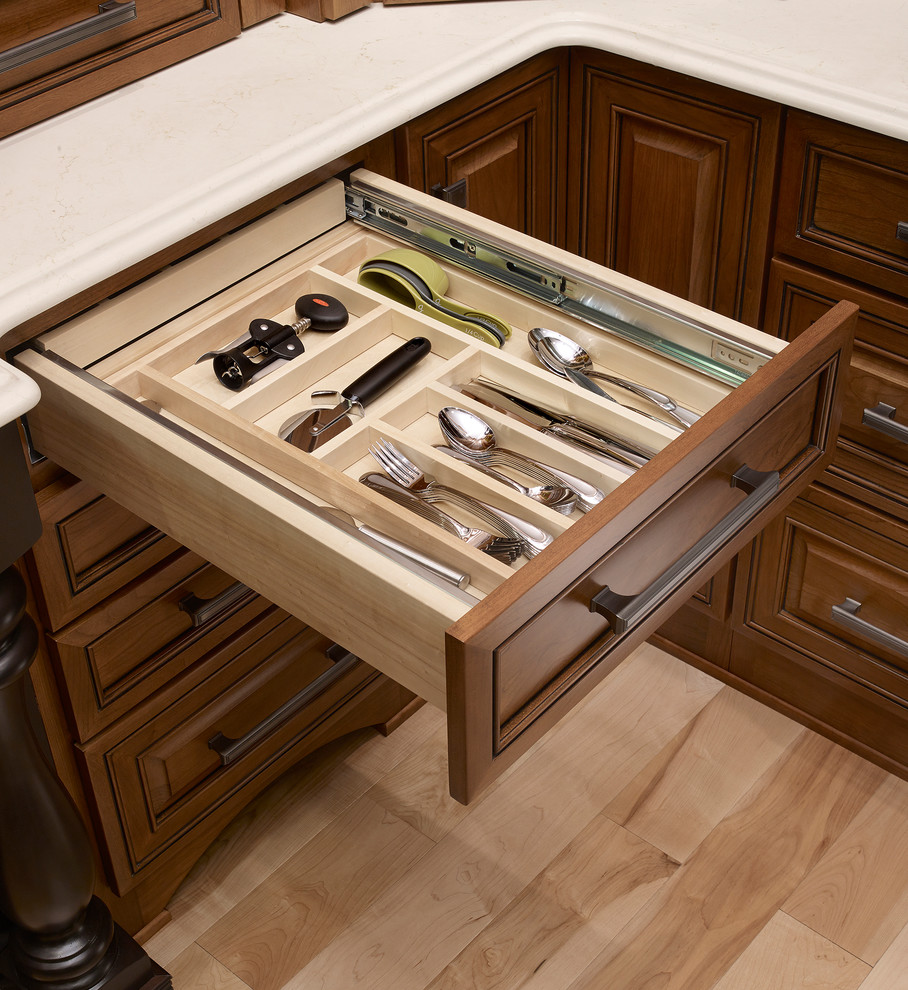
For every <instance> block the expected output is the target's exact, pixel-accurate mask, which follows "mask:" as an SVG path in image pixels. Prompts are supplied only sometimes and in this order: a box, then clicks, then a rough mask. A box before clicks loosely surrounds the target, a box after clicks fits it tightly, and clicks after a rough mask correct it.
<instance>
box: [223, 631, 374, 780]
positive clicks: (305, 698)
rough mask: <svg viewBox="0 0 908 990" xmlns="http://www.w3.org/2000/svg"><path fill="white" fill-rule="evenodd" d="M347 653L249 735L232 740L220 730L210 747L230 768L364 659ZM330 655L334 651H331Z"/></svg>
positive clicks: (252, 729)
mask: <svg viewBox="0 0 908 990" xmlns="http://www.w3.org/2000/svg"><path fill="white" fill-rule="evenodd" d="M344 654H345V655H344V656H343V658H342V659H340V660H334V657H333V656H331V657H330V659H332V660H334V666H333V667H330V668H329V669H328V670H326V671H323V672H322V673H321V674H319V675H318V677H316V678H315V680H314V681H310V683H309V684H307V685H306V686H305V687H304V688H303V689H302V691H298V692H297V693H296V694H295V695H294V696H293V697H292V698H290V699H288V700H287V701H285V702H284V703H283V704H282V705H281V706H280V708H277V709H276V710H275V711H273V712H272V713H271V714H270V715H269V716H268V717H267V718H263V719H262V721H261V722H259V724H258V725H255V726H253V727H252V728H251V729H250V730H249V731H248V732H247V733H246V734H245V735H242V736H240V737H239V739H231V738H230V736H225V735H224V733H223V732H217V733H215V735H213V736H212V737H211V738H210V739H209V740H208V748H209V749H213V750H214V751H215V753H217V754H218V756H219V757H220V758H221V766H222V767H228V766H230V764H231V763H235V762H236V761H237V760H238V759H240V758H241V757H242V756H245V755H246V753H248V752H249V750H251V749H252V748H253V747H254V746H256V745H257V744H258V743H260V742H261V741H262V740H263V739H265V738H267V737H268V736H269V735H271V733H272V732H276V731H277V730H278V729H279V728H280V727H281V726H282V725H284V724H285V723H286V722H288V721H290V719H291V718H293V716H294V715H296V714H297V712H300V711H302V710H303V709H304V708H305V707H306V705H308V704H309V703H310V702H311V701H312V700H313V699H314V698H316V697H317V696H318V695H319V694H321V693H322V691H324V690H325V689H326V688H328V687H329V686H330V685H331V684H333V683H334V682H335V681H338V680H340V679H341V677H343V676H344V674H346V673H347V672H348V671H349V670H352V668H353V667H355V666H356V664H358V663H359V662H360V660H359V657H356V656H354V655H353V654H352V653H349V652H347V651H346V650H345V651H344ZM329 656H330V654H329Z"/></svg>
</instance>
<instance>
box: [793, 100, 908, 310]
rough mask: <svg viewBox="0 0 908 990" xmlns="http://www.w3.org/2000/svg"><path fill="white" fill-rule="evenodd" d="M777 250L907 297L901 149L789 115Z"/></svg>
mask: <svg viewBox="0 0 908 990" xmlns="http://www.w3.org/2000/svg"><path fill="white" fill-rule="evenodd" d="M785 135H786V136H785V148H784V154H783V168H782V178H781V185H780V195H779V210H778V220H777V227H776V231H777V235H776V247H777V249H778V250H780V251H782V252H784V253H786V254H790V255H793V256H794V257H796V258H801V259H803V260H805V261H810V262H813V263H814V264H817V265H820V266H821V267H823V268H828V269H831V270H832V271H836V272H840V273H841V274H843V275H848V276H851V277H852V278H857V279H860V280H861V281H863V282H867V283H868V284H870V285H872V286H875V287H878V288H881V289H886V290H888V291H890V292H894V293H898V294H899V295H902V296H904V295H908V240H906V239H905V238H906V237H908V231H905V230H904V228H901V230H902V231H903V232H902V234H901V236H900V224H903V223H905V222H908V145H906V144H904V143H903V142H901V141H897V140H895V139H893V138H886V137H882V136H880V135H876V134H871V133H870V132H867V131H861V130H859V129H858V128H856V127H851V126H849V125H847V124H839V123H836V122H833V121H827V120H823V119H821V118H817V117H811V116H810V115H808V114H803V113H799V112H790V113H789V115H788V121H787V126H786V132H785Z"/></svg>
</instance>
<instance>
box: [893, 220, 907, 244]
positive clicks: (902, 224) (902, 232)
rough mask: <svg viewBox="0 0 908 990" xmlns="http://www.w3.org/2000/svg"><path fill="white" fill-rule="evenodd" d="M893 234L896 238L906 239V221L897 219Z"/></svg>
mask: <svg viewBox="0 0 908 990" xmlns="http://www.w3.org/2000/svg"><path fill="white" fill-rule="evenodd" d="M895 236H896V239H897V240H900V241H908V222H906V221H904V220H899V222H898V225H897V226H896V228H895Z"/></svg>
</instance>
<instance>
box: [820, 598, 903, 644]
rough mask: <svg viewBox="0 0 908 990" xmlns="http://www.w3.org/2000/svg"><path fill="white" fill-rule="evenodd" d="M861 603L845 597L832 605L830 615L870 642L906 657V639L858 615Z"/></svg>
mask: <svg viewBox="0 0 908 990" xmlns="http://www.w3.org/2000/svg"><path fill="white" fill-rule="evenodd" d="M862 604H863V602H856V601H855V600H854V599H853V598H846V599H845V601H843V602H842V604H841V605H833V606H832V617H833V619H834V620H835V621H836V622H838V623H839V625H842V626H845V627H846V629H850V630H851V631H852V632H856V633H860V635H861V636H864V637H865V638H866V639H869V640H870V641H871V642H873V643H878V644H879V645H880V646H885V647H886V649H887V650H892V652H893V653H898V654H899V656H903V657H908V640H904V639H899V637H898V636H893V635H892V633H887V632H886V630H885V629H880V627H879V626H875V625H873V623H871V622H868V621H867V620H866V619H861V618H859V617H858V612H859V611H860V610H861V606H862Z"/></svg>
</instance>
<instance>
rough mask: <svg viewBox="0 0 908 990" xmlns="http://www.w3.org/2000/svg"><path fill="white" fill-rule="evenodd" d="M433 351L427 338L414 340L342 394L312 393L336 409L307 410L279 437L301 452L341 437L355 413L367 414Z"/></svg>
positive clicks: (385, 359) (375, 366) (374, 367)
mask: <svg viewBox="0 0 908 990" xmlns="http://www.w3.org/2000/svg"><path fill="white" fill-rule="evenodd" d="M431 349H432V346H431V344H430V343H429V341H428V340H426V338H425V337H412V338H411V339H410V340H408V341H407V342H406V343H405V344H401V346H400V347H398V348H397V349H396V350H394V351H392V352H391V353H390V354H388V355H387V356H386V357H383V358H382V359H381V361H379V362H378V363H377V364H374V365H372V367H371V368H370V369H369V370H368V371H366V372H365V373H364V374H362V375H360V376H359V378H357V379H356V381H353V382H351V383H350V384H349V385H348V386H347V387H346V388H345V389H343V390H342V391H340V392H336V391H333V390H327V391H323V390H320V391H317V392H313V393H312V398H313V399H321V398H325V397H327V396H331V397H332V398H334V399H335V400H337V401H336V405H334V406H321V407H316V408H315V409H307V410H306V411H305V412H304V413H300V414H299V415H298V416H294V417H293V418H292V419H290V420H288V421H287V422H286V423H284V425H283V426H282V427H281V430H280V433H279V434H278V436H280V438H281V439H282V440H287V441H288V442H289V443H292V444H293V445H294V446H295V447H299V448H300V449H301V450H306V451H310V450H315V448H316V447H318V446H320V445H321V444H323V443H325V442H326V441H328V440H330V439H331V438H332V437H335V436H337V434H338V433H341V432H343V431H344V430H346V429H347V427H348V426H350V425H351V423H352V422H353V420H352V419H351V418H350V415H351V413H354V412H355V413H358V414H359V415H360V416H361V415H363V412H364V411H365V410H364V407H365V406H367V405H368V404H369V403H370V402H372V400H373V399H377V398H378V397H379V396H380V395H381V394H382V392H384V391H386V390H387V389H389V388H390V387H391V386H392V385H393V384H394V383H395V382H396V381H398V380H399V379H400V378H402V377H403V376H404V375H405V374H406V373H407V372H408V371H409V370H410V369H411V368H412V367H413V366H414V365H416V364H418V363H419V362H420V361H422V359H423V358H424V357H425V356H426V355H427V354H428V353H429V351H430V350H431Z"/></svg>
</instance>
